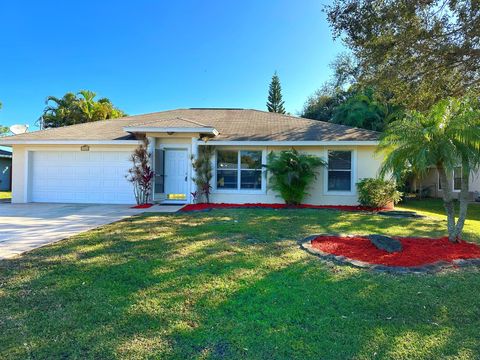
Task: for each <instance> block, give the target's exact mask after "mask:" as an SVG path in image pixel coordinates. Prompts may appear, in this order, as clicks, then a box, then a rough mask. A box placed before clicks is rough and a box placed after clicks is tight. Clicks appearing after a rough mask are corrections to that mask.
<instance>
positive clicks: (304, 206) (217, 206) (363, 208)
mask: <svg viewBox="0 0 480 360" xmlns="http://www.w3.org/2000/svg"><path fill="white" fill-rule="evenodd" d="M242 208H246V209H252V208H258V209H332V210H340V211H370V212H372V211H374V212H377V211H388V210H389V208H380V209H378V208H377V209H375V208H370V207H366V206H357V205H355V206H351V205H310V204H302V205H296V206H293V205H287V204H264V203H252V204H224V203H210V204H189V205H185V206H184V207H183V208H181V209H180V211H182V212H189V211H208V210H211V209H242Z"/></svg>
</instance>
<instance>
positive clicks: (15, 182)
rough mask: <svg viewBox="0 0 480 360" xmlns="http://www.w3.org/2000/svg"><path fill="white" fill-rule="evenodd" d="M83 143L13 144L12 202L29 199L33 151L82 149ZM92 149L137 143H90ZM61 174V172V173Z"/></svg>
mask: <svg viewBox="0 0 480 360" xmlns="http://www.w3.org/2000/svg"><path fill="white" fill-rule="evenodd" d="M81 146H82V145H13V146H12V150H13V159H12V170H13V171H12V203H24V202H28V201H29V190H30V189H29V187H28V186H27V181H28V178H29V176H31V174H30V171H29V170H30V162H29V158H30V156H31V155H30V152H32V151H80V147H81ZM89 146H90V151H119V150H121V151H133V150H134V149H135V147H136V145H89ZM59 176H61V174H59Z"/></svg>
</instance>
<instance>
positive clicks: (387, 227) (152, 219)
mask: <svg viewBox="0 0 480 360" xmlns="http://www.w3.org/2000/svg"><path fill="white" fill-rule="evenodd" d="M326 232H329V233H332V232H334V233H338V232H343V233H360V234H361V233H370V232H376V233H378V232H382V233H386V234H392V235H413V234H416V235H418V236H440V235H441V234H440V232H441V230H439V229H438V222H434V221H430V220H427V221H424V220H421V221H418V220H409V219H391V218H384V217H381V216H371V215H368V214H355V213H341V212H336V211H327V210H325V211H317V210H305V211H303V210H302V211H300V212H299V211H295V210H293V211H291V210H290V211H266V210H255V211H252V210H230V211H228V210H225V211H223V210H222V211H218V212H210V213H197V214H187V215H161V216H144V217H136V218H131V219H128V220H126V221H123V222H119V223H115V224H112V225H110V226H107V227H104V228H100V229H97V230H95V231H91V232H88V233H85V234H81V235H79V236H76V237H74V238H72V239H69V240H67V241H64V242H60V243H57V244H55V245H52V246H49V247H45V248H42V249H38V250H36V251H34V252H32V253H30V254H26V255H25V256H23V257H21V258H18V259H14V260H6V261H2V262H0V284H1V287H0V319H1V320H0V333H2V336H1V337H2V341H1V342H2V344H3V346H1V347H0V357H2V358H28V357H34V358H59V357H60V358H61V357H65V358H72V357H73V358H113V357H120V358H136V357H138V358H143V357H158V358H182V359H184V358H191V357H194V358H238V359H240V358H285V359H287V358H332V359H335V358H338V359H345V358H371V357H372V356H373V352H376V353H377V355H378V356H380V357H384V358H401V357H402V356H403V358H405V357H406V356H410V357H416V358H422V357H423V358H432V357H435V356H440V355H445V356H448V355H451V356H453V355H458V354H460V355H462V354H463V355H465V354H466V355H467V356H469V354H472V353H473V354H475V353H479V352H480V348H479V343H478V335H477V330H478V327H479V326H480V323H479V322H480V320H479V319H480V309H479V301H478V296H477V294H478V292H479V291H480V281H479V277H478V272H475V271H466V272H458V273H455V272H454V273H447V274H443V275H439V276H424V277H419V276H404V277H394V276H390V275H378V274H371V273H367V272H363V271H360V270H355V269H352V268H349V267H336V266H329V265H325V264H323V263H321V262H320V261H318V259H316V258H314V257H312V256H310V255H308V254H306V253H305V252H303V251H301V250H299V249H298V246H297V244H296V240H298V239H300V238H303V237H305V236H307V235H310V234H312V233H326ZM412 339H414V340H412ZM467 358H468V357H467Z"/></svg>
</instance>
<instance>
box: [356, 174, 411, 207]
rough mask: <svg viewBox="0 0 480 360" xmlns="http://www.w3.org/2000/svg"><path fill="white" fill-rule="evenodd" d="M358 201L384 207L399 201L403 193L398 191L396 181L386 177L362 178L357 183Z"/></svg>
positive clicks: (370, 205)
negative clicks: (385, 178)
mask: <svg viewBox="0 0 480 360" xmlns="http://www.w3.org/2000/svg"><path fill="white" fill-rule="evenodd" d="M357 189H358V201H359V202H360V204H361V205H363V206H368V207H372V208H382V207H385V206H386V205H388V204H390V203H394V204H396V203H398V202H399V201H400V199H401V198H402V193H401V192H399V191H397V187H396V184H395V182H393V181H389V180H384V179H379V178H377V179H372V178H366V179H362V180H360V181H359V182H358V183H357Z"/></svg>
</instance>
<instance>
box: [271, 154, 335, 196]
mask: <svg viewBox="0 0 480 360" xmlns="http://www.w3.org/2000/svg"><path fill="white" fill-rule="evenodd" d="M325 165H326V163H325V161H324V160H322V159H321V158H319V157H316V156H314V155H307V154H300V153H299V152H298V151H297V150H295V149H292V150H285V151H281V152H280V153H278V154H275V153H273V152H271V153H270V154H269V155H268V164H267V165H266V168H267V170H268V171H269V172H270V173H271V177H270V187H271V188H272V189H273V190H275V191H278V192H279V193H280V196H281V197H282V198H283V200H285V203H286V204H288V205H300V204H301V203H302V201H303V199H304V198H305V196H306V195H308V193H307V192H306V190H307V189H308V186H309V185H310V184H311V183H312V181H313V180H314V179H315V178H316V175H317V170H318V168H319V167H320V166H325Z"/></svg>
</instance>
